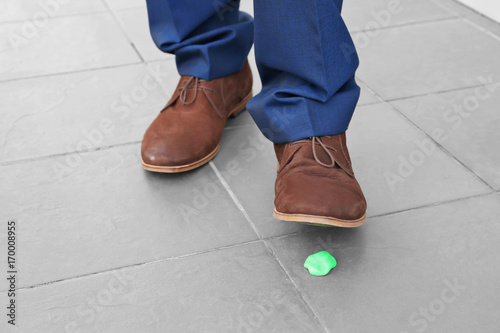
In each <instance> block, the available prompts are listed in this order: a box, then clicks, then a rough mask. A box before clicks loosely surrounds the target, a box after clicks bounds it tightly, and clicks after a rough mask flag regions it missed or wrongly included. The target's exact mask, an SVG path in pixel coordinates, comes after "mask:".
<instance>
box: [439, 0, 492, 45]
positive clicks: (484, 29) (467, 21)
mask: <svg viewBox="0 0 500 333" xmlns="http://www.w3.org/2000/svg"><path fill="white" fill-rule="evenodd" d="M431 1H432V2H433V3H434V4H435V5H436V6H439V7H441V8H443V9H445V10H447V11H448V12H449V13H451V14H454V15H457V16H458V18H460V19H461V20H462V21H464V22H465V23H468V24H469V25H472V26H473V27H474V28H476V29H477V30H479V31H480V32H482V33H484V34H487V35H489V36H490V37H492V38H494V39H496V40H497V41H499V42H500V36H499V35H497V34H496V33H494V32H492V31H490V30H488V29H486V28H484V27H483V26H481V25H479V24H476V23H474V22H473V21H471V20H470V19H469V18H468V17H467V15H466V14H460V13H458V12H456V11H454V10H453V9H452V8H449V7H448V6H446V5H444V4H441V3H439V1H437V0H431ZM453 1H454V3H455V4H457V5H458V6H463V7H465V8H466V9H467V10H469V11H471V12H473V13H475V14H476V15H477V16H479V17H482V18H486V19H487V20H490V21H492V22H494V23H496V24H500V22H496V21H495V20H493V19H490V18H489V17H487V16H485V15H483V14H481V13H479V12H478V11H476V10H475V9H473V8H471V7H469V6H468V5H465V4H463V3H461V2H457V1H456V0H453Z"/></svg>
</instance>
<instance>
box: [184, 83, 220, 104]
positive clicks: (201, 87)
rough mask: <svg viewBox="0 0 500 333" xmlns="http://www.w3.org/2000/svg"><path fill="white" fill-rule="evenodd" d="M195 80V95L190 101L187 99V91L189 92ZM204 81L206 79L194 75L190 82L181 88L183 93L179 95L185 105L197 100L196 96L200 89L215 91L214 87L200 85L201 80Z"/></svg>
mask: <svg viewBox="0 0 500 333" xmlns="http://www.w3.org/2000/svg"><path fill="white" fill-rule="evenodd" d="M193 81H194V95H193V97H192V98H191V100H190V101H189V102H188V101H187V93H188V90H189V89H190V88H191V85H192V83H193ZM203 81H205V80H203V79H200V78H197V77H194V76H191V77H190V78H189V80H188V82H187V83H186V84H185V85H184V87H182V88H179V90H180V91H181V93H180V95H179V99H180V100H181V102H182V103H183V104H184V105H189V104H193V103H194V101H195V100H196V97H198V89H203V90H207V91H211V92H213V91H214V90H213V89H210V88H207V87H203V86H200V85H199V84H200V82H203Z"/></svg>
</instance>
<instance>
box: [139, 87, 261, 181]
mask: <svg viewBox="0 0 500 333" xmlns="http://www.w3.org/2000/svg"><path fill="white" fill-rule="evenodd" d="M252 97H253V94H252V92H250V93H249V94H248V95H247V96H246V97H245V98H244V99H243V100H242V101H241V102H240V103H239V104H238V105H236V106H235V107H234V109H232V110H231V112H229V116H228V118H229V117H233V118H234V117H236V115H238V114H239V113H241V112H242V111H244V110H245V109H246V105H247V102H248V101H249V100H250V99H251V98H252ZM219 150H220V143H219V144H218V145H217V147H215V149H214V150H213V151H212V152H210V154H208V155H207V156H205V157H203V158H201V159H199V160H198V161H195V162H193V163H189V164H185V165H177V166H162V165H152V164H147V163H145V162H144V161H143V160H142V159H141V164H142V167H143V168H144V169H146V170H147V171H152V172H160V173H179V172H186V171H190V170H193V169H196V168H199V167H201V166H202V165H204V164H207V163H208V162H210V161H211V160H212V159H213V158H214V157H215V156H217V153H218V152H219Z"/></svg>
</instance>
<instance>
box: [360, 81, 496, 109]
mask: <svg viewBox="0 0 500 333" xmlns="http://www.w3.org/2000/svg"><path fill="white" fill-rule="evenodd" d="M356 80H358V77H356ZM359 80H360V81H362V79H359ZM363 84H365V85H366V82H363ZM491 85H494V86H500V81H494V82H492V84H491ZM481 87H485V85H483V84H477V85H471V86H465V87H459V88H451V89H445V90H436V91H432V92H428V93H422V94H417V95H411V96H402V97H395V98H388V99H385V100H384V99H383V100H381V101H380V102H387V103H392V102H398V101H404V100H408V99H412V98H422V97H427V96H432V95H442V94H447V93H451V92H460V91H464V90H468V89H474V88H481ZM372 91H373V89H371V88H370V92H372ZM380 98H383V97H380ZM373 104H374V103H373ZM360 106H363V105H360Z"/></svg>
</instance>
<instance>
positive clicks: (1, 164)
mask: <svg viewBox="0 0 500 333" xmlns="http://www.w3.org/2000/svg"><path fill="white" fill-rule="evenodd" d="M251 126H254V124H243V125H237V126H228V127H225V128H224V131H226V130H235V129H239V128H246V127H251ZM141 142H142V140H136V141H130V142H123V143H117V144H111V145H105V146H101V147H95V148H92V149H83V150H74V151H68V152H64V153H57V154H50V155H43V156H36V157H29V158H22V159H18V160H13V161H5V162H0V167H4V166H5V167H6V166H10V165H17V164H24V163H31V162H37V161H45V160H50V159H53V158H58V157H62V156H67V155H74V154H88V153H94V152H96V151H100V150H109V149H113V148H120V147H126V146H133V145H137V144H140V143H141Z"/></svg>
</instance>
